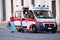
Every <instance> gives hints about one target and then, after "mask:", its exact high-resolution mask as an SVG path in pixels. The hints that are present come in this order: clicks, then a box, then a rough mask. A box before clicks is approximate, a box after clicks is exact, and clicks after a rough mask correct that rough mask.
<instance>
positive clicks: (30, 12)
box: [28, 11, 34, 19]
mask: <svg viewBox="0 0 60 40" xmlns="http://www.w3.org/2000/svg"><path fill="white" fill-rule="evenodd" d="M28 16H29V18H30V19H34V16H33V13H32V11H29V13H28Z"/></svg>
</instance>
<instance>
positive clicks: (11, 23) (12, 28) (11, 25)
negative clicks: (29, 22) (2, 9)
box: [10, 15, 14, 33]
mask: <svg viewBox="0 0 60 40" xmlns="http://www.w3.org/2000/svg"><path fill="white" fill-rule="evenodd" d="M10 31H11V32H12V33H14V17H13V15H12V17H10Z"/></svg>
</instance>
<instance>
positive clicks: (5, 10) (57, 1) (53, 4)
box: [0, 0, 60, 24]
mask: <svg viewBox="0 0 60 40" xmlns="http://www.w3.org/2000/svg"><path fill="white" fill-rule="evenodd" d="M31 5H33V6H38V5H49V9H50V10H51V11H52V12H53V13H54V15H55V16H56V21H57V23H58V24H60V21H59V20H60V18H59V17H60V16H59V15H60V14H59V13H60V0H0V23H2V22H3V23H4V22H7V21H9V20H10V19H9V18H10V16H11V15H12V13H15V11H16V10H19V9H20V8H21V7H22V6H28V7H30V6H31Z"/></svg>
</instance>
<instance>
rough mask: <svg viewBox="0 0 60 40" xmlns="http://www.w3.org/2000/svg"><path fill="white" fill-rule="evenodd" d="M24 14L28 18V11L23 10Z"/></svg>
mask: <svg viewBox="0 0 60 40" xmlns="http://www.w3.org/2000/svg"><path fill="white" fill-rule="evenodd" d="M23 16H24V18H28V11H25V10H24V11H23Z"/></svg>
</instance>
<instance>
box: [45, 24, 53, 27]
mask: <svg viewBox="0 0 60 40" xmlns="http://www.w3.org/2000/svg"><path fill="white" fill-rule="evenodd" d="M53 26H54V24H45V27H53Z"/></svg>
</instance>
